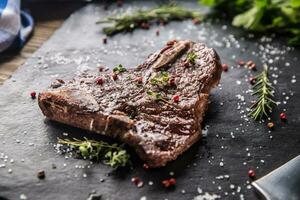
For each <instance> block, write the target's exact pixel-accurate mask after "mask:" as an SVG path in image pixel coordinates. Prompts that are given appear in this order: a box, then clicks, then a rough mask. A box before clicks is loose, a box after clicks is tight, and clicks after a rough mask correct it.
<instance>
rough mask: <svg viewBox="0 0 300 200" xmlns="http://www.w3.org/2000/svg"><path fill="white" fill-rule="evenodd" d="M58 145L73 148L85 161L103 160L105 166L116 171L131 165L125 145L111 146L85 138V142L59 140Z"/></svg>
mask: <svg viewBox="0 0 300 200" xmlns="http://www.w3.org/2000/svg"><path fill="white" fill-rule="evenodd" d="M58 143H59V144H63V145H68V146H71V147H72V148H73V149H74V150H77V151H78V153H79V154H80V155H81V156H82V157H83V158H85V159H91V160H97V161H99V160H102V161H103V162H104V164H106V165H109V166H111V167H113V168H114V169H116V168H118V167H125V166H127V165H129V164H130V155H129V154H128V153H127V151H126V150H125V149H124V148H123V145H118V144H109V143H107V142H103V141H96V140H89V139H87V138H84V140H79V139H76V138H74V139H73V140H69V139H60V138H59V139H58Z"/></svg>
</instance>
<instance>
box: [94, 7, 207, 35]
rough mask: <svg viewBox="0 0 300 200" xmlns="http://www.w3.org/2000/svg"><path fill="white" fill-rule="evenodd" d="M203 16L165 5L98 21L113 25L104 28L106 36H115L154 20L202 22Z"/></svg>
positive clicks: (98, 22)
mask: <svg viewBox="0 0 300 200" xmlns="http://www.w3.org/2000/svg"><path fill="white" fill-rule="evenodd" d="M202 18H203V16H202V15H201V14H200V13H199V12H197V11H192V10H189V9H187V8H184V7H181V6H176V5H165V6H160V7H158V8H153V9H148V10H138V11H136V12H134V13H132V14H125V15H121V16H116V17H108V18H106V19H105V20H100V21H97V22H96V23H97V24H100V23H113V25H112V26H109V27H105V28H103V32H104V33H105V34H106V35H114V34H116V33H120V32H129V31H133V30H134V29H136V28H139V27H143V25H145V23H146V25H147V28H148V26H149V23H150V22H152V21H154V20H160V21H163V22H169V21H172V20H184V19H197V20H201V19H202Z"/></svg>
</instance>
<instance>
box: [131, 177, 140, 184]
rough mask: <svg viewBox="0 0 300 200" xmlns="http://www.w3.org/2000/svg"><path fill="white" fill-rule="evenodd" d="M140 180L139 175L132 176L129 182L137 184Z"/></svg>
mask: <svg viewBox="0 0 300 200" xmlns="http://www.w3.org/2000/svg"><path fill="white" fill-rule="evenodd" d="M140 181H141V179H140V178H139V177H132V178H131V182H132V183H134V184H138V183H139V182H140Z"/></svg>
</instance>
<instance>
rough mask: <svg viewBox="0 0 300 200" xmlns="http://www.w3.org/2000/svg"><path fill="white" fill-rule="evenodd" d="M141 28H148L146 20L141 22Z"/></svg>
mask: <svg viewBox="0 0 300 200" xmlns="http://www.w3.org/2000/svg"><path fill="white" fill-rule="evenodd" d="M141 28H142V29H146V30H148V29H149V28H150V24H149V23H147V22H143V23H142V24H141Z"/></svg>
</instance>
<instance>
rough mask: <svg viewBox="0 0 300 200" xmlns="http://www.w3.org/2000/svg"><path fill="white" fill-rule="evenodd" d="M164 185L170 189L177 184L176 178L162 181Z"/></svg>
mask: <svg viewBox="0 0 300 200" xmlns="http://www.w3.org/2000/svg"><path fill="white" fill-rule="evenodd" d="M162 184H163V186H164V187H165V188H169V187H171V186H174V185H175V184H176V179H175V178H170V179H165V180H163V181H162Z"/></svg>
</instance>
